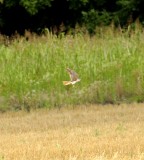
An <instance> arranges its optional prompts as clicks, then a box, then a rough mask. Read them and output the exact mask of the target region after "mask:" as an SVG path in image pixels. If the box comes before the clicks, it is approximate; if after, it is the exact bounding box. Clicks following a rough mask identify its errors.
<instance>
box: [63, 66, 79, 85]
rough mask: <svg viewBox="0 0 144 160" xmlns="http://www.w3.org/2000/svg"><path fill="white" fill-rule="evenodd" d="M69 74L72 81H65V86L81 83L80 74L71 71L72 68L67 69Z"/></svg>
mask: <svg viewBox="0 0 144 160" xmlns="http://www.w3.org/2000/svg"><path fill="white" fill-rule="evenodd" d="M67 72H68V74H69V76H70V81H63V85H65V86H66V85H74V84H75V83H77V82H79V81H80V79H79V77H78V74H77V73H76V72H75V71H73V70H71V69H70V68H67Z"/></svg>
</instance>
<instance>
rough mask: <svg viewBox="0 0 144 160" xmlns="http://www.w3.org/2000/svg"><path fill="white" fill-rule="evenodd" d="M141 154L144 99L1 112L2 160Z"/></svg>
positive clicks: (89, 159) (124, 159)
mask: <svg viewBox="0 0 144 160" xmlns="http://www.w3.org/2000/svg"><path fill="white" fill-rule="evenodd" d="M49 159H50V160H110V159H112V160H130V159H132V160H143V159H144V104H129V105H126V104H123V105H119V106H116V105H114V106H112V105H105V106H101V105H91V106H79V107H75V108H70V107H69V108H62V109H60V110H58V109H53V110H38V111H32V112H30V113H26V112H7V113H4V114H1V115H0V160H49Z"/></svg>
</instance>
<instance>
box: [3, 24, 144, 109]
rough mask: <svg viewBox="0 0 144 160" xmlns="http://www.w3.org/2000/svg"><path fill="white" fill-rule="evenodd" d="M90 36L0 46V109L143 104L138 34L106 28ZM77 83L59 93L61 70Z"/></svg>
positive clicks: (142, 50)
mask: <svg viewBox="0 0 144 160" xmlns="http://www.w3.org/2000/svg"><path fill="white" fill-rule="evenodd" d="M96 33H97V34H96V35H95V36H93V37H90V36H89V35H88V34H86V33H85V34H83V33H77V34H75V35H66V36H65V35H63V34H62V35H60V36H58V37H57V36H55V35H52V34H51V33H50V32H47V34H46V35H43V36H39V37H38V36H36V35H30V36H29V41H26V40H25V37H19V38H16V39H14V40H13V42H12V43H11V44H10V45H9V46H5V45H2V44H1V46H0V108H2V109H3V110H5V109H14V110H17V109H27V110H28V111H29V110H30V109H31V108H41V107H48V108H51V107H61V106H67V105H77V104H89V103H103V104H105V103H120V102H133V101H137V102H142V101H144V90H143V87H144V40H143V38H144V32H143V30H142V28H141V26H139V25H137V26H136V27H135V29H133V30H132V31H131V32H129V30H125V31H124V32H122V31H121V30H118V29H113V28H112V27H101V28H97V30H96ZM67 67H69V68H71V69H73V70H75V71H76V72H77V73H78V74H79V76H80V79H81V81H80V82H79V83H77V84H76V85H75V87H65V86H63V84H62V81H63V80H69V76H68V74H67V72H66V68H67Z"/></svg>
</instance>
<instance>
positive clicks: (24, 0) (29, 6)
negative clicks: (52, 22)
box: [20, 0, 52, 15]
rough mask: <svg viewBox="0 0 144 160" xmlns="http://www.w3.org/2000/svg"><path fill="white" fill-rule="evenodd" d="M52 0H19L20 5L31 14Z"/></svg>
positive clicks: (46, 5)
mask: <svg viewBox="0 0 144 160" xmlns="http://www.w3.org/2000/svg"><path fill="white" fill-rule="evenodd" d="M51 1H52V0H31V1H29V0H21V1H20V5H22V6H23V7H24V8H25V9H26V10H27V11H28V12H29V13H30V14H31V15H34V14H36V13H38V11H39V10H41V9H44V8H46V7H50V6H51Z"/></svg>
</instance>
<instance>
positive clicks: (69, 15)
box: [0, 0, 144, 35]
mask: <svg viewBox="0 0 144 160" xmlns="http://www.w3.org/2000/svg"><path fill="white" fill-rule="evenodd" d="M143 6H144V1H143V0H112V1H107V0H61V1H59V0H31V1H29V0H1V1H0V31H1V33H4V34H7V35H11V34H13V33H15V31H17V32H18V33H21V34H23V33H24V31H25V29H27V30H30V31H35V32H37V33H41V32H42V30H43V29H44V28H48V29H51V30H52V31H53V32H54V31H55V32H57V33H58V32H60V31H61V27H60V26H61V25H62V24H63V25H64V26H65V29H64V30H63V31H64V32H67V31H68V30H70V28H75V26H76V24H79V25H81V26H86V28H87V29H88V31H89V32H90V33H93V32H95V27H96V26H100V25H108V24H110V23H111V22H112V21H113V22H114V23H115V25H121V26H127V25H128V24H129V23H132V22H134V21H135V20H136V19H137V18H139V19H140V22H141V23H142V24H143V23H144V9H143Z"/></svg>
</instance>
